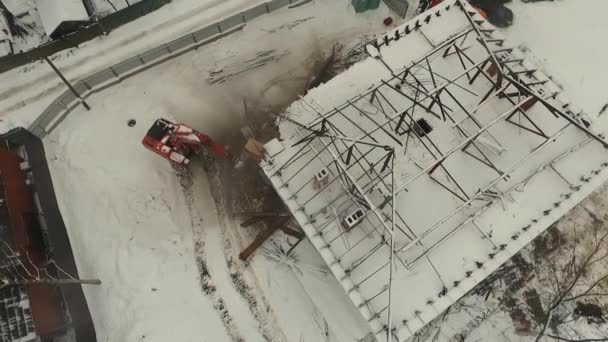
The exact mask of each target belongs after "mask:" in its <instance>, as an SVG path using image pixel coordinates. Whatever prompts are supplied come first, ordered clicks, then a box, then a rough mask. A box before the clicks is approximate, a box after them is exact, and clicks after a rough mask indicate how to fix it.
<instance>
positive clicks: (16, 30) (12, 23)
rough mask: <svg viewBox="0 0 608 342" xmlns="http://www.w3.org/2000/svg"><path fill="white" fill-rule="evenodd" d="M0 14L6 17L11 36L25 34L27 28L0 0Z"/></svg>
mask: <svg viewBox="0 0 608 342" xmlns="http://www.w3.org/2000/svg"><path fill="white" fill-rule="evenodd" d="M0 15H3V16H4V17H5V18H6V22H7V24H8V29H9V30H10V31H11V34H12V35H13V36H19V37H22V36H24V35H27V33H28V31H27V29H26V28H25V27H24V26H23V25H21V23H19V20H18V19H17V18H16V17H15V15H14V14H13V13H12V12H11V11H10V10H9V9H8V8H7V7H6V5H5V4H4V2H3V1H2V0H0Z"/></svg>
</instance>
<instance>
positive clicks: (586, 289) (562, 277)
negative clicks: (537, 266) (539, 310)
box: [535, 229, 608, 342]
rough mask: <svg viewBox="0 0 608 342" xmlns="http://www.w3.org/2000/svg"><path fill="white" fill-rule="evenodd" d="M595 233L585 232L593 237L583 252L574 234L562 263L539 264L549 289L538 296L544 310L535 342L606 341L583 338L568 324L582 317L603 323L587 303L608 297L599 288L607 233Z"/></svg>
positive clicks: (606, 291) (594, 307) (595, 308)
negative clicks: (544, 341) (544, 340)
mask: <svg viewBox="0 0 608 342" xmlns="http://www.w3.org/2000/svg"><path fill="white" fill-rule="evenodd" d="M598 232H599V229H595V230H594V231H587V233H589V234H593V236H594V238H593V239H592V240H593V241H592V242H591V245H590V247H589V248H586V251H580V252H579V248H577V238H576V234H574V243H573V247H572V251H571V253H570V255H569V256H568V257H567V258H566V259H565V262H562V263H561V264H560V263H559V262H557V261H555V260H550V261H548V262H547V263H546V264H545V263H543V265H541V267H545V268H547V269H548V272H544V273H545V277H544V278H545V279H541V282H542V283H545V284H548V285H549V286H546V287H545V288H544V290H543V291H541V295H540V296H541V297H544V298H543V299H542V301H543V302H544V303H543V304H544V305H543V306H544V308H546V309H544V315H543V317H544V319H543V320H542V321H541V322H539V326H538V335H537V336H536V340H535V341H537V342H538V341H540V340H541V339H542V338H543V337H545V336H546V337H549V338H552V339H553V340H559V341H576V342H586V341H606V338H589V337H584V336H582V334H580V333H579V332H578V331H577V329H576V327H573V326H572V325H571V324H569V323H572V322H575V321H576V320H578V319H579V318H581V317H586V318H587V320H588V321H590V322H591V321H594V320H595V323H604V318H603V313H602V310H601V307H600V306H598V305H596V304H593V303H591V301H592V300H595V301H596V302H597V301H599V300H600V299H605V298H608V289H603V287H604V286H603V285H604V284H603V283H604V282H605V281H606V280H607V279H608V271H606V268H605V267H601V266H602V263H603V262H605V261H606V258H607V257H608V233H602V234H599V233H598ZM539 272H542V270H539ZM598 273H599V274H598ZM549 330H550V331H551V333H549V332H548V331H549ZM565 335H568V336H565ZM571 336H574V337H571Z"/></svg>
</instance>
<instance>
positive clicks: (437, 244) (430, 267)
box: [262, 0, 608, 341]
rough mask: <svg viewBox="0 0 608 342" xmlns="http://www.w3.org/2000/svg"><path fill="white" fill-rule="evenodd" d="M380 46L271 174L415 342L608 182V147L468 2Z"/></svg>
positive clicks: (276, 153) (381, 331)
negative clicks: (422, 331)
mask: <svg viewBox="0 0 608 342" xmlns="http://www.w3.org/2000/svg"><path fill="white" fill-rule="evenodd" d="M368 52H369V54H370V56H374V57H375V58H374V57H370V58H368V59H366V60H364V61H362V62H360V63H358V64H356V65H354V66H352V67H351V68H350V69H348V70H347V71H345V72H344V73H342V74H340V75H339V76H337V77H336V78H334V79H333V80H331V81H330V82H328V83H326V84H324V85H321V86H320V87H318V88H316V89H313V90H311V91H310V92H309V93H308V94H307V95H306V96H305V97H303V98H302V99H301V100H300V101H298V102H296V103H294V104H292V105H291V106H290V107H289V108H288V110H287V111H286V112H285V114H284V117H285V118H286V119H285V120H280V122H279V129H280V133H281V139H282V141H278V140H274V141H272V142H271V143H270V144H269V145H267V150H271V151H272V155H271V156H267V160H266V161H265V162H263V164H262V166H263V168H264V172H265V173H266V175H267V176H268V177H269V179H270V181H271V182H272V184H273V186H274V187H275V189H276V190H277V192H278V194H279V195H280V196H281V198H282V199H283V201H284V202H285V203H286V204H287V206H288V207H289V209H290V210H291V212H292V213H293V215H294V217H295V218H296V220H298V222H299V223H300V225H301V226H302V228H303V230H304V231H305V232H306V235H307V236H308V238H309V239H310V241H311V243H312V244H313V245H314V246H315V247H316V248H317V250H318V251H319V253H320V255H321V256H322V257H323V259H324V260H325V262H326V263H327V265H328V266H329V268H330V269H331V271H332V273H333V274H334V276H335V277H336V279H337V280H338V282H339V283H340V284H341V286H342V287H343V288H344V290H345V292H346V293H347V295H348V297H349V298H350V299H351V301H352V303H353V304H354V305H355V306H356V307H357V308H358V310H359V311H360V313H361V315H362V316H363V317H364V318H365V319H366V320H367V322H368V323H369V326H370V331H371V332H372V335H373V336H375V337H376V338H377V339H378V340H379V341H386V340H388V341H404V340H406V339H407V338H408V337H410V336H411V335H412V334H414V333H415V332H416V331H418V330H419V329H420V328H422V327H423V326H424V325H426V324H427V323H428V322H430V321H431V320H432V319H433V318H435V317H436V316H437V315H439V314H440V313H441V312H442V311H444V310H445V309H446V308H448V307H449V306H450V305H451V304H452V303H454V302H455V301H456V300H458V299H459V298H460V297H461V296H462V295H464V294H465V293H466V292H467V291H469V290H470V289H471V288H473V287H474V286H475V285H476V284H478V283H479V282H481V281H482V280H483V279H484V278H485V277H487V276H488V275H489V274H491V273H492V272H493V271H494V270H496V269H497V268H498V267H499V266H500V265H501V264H502V263H503V262H505V261H506V260H508V259H509V258H510V257H511V256H513V255H514V254H515V253H517V251H519V250H520V249H521V248H522V247H523V246H525V245H526V244H527V243H529V242H530V241H531V240H532V239H533V238H534V237H535V236H537V235H538V234H540V233H541V232H542V231H544V230H545V229H546V228H547V227H548V226H549V225H550V224H552V223H553V222H555V221H556V220H557V219H559V218H560V217H561V216H562V215H563V214H565V213H566V212H567V211H568V210H569V209H570V208H572V207H573V206H574V205H576V204H577V203H578V202H579V201H580V200H582V199H583V198H584V197H585V196H587V195H588V194H589V193H590V192H591V191H593V190H594V189H595V188H596V187H597V186H599V185H600V184H602V183H603V181H604V180H606V179H607V178H608V172H607V171H606V170H605V169H606V167H608V152H607V150H606V146H608V143H607V142H606V141H605V140H604V137H603V136H600V135H598V134H595V133H594V131H593V125H592V122H590V120H589V119H588V118H587V117H586V116H585V115H583V114H581V113H578V114H575V113H574V111H573V110H572V109H573V108H572V105H569V104H567V101H565V100H564V98H563V95H562V94H561V93H560V89H559V88H558V87H557V86H556V85H555V84H554V83H553V82H552V81H551V80H550V79H549V78H548V76H546V75H545V74H543V73H542V72H541V71H539V70H538V68H537V67H535V66H534V65H532V64H531V63H529V62H528V61H527V60H526V58H525V55H524V53H523V52H521V51H519V50H518V49H517V48H513V47H512V46H510V45H509V44H508V42H507V41H505V39H504V38H503V37H502V36H501V35H500V34H499V33H498V32H496V30H495V28H494V27H493V26H492V25H490V24H488V23H487V22H486V21H485V20H484V19H483V18H482V17H481V16H480V15H479V14H478V13H477V11H476V10H475V9H473V8H472V7H471V6H470V5H469V4H468V2H466V1H461V0H453V1H446V2H444V3H442V4H441V5H439V6H436V7H435V8H433V9H432V10H430V11H427V12H425V13H423V14H422V15H420V16H418V17H417V18H414V19H413V20H412V21H410V22H409V23H407V24H405V25H403V26H401V27H399V28H398V29H396V30H392V31H390V32H388V33H387V34H386V35H385V36H384V37H382V38H380V39H379V40H378V41H376V42H374V43H373V44H371V46H370V47H369V48H368ZM279 145H280V146H279ZM388 327H390V329H389V328H388ZM389 331H390V332H391V333H390V334H389V333H388V332H389Z"/></svg>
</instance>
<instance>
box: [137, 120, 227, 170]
mask: <svg viewBox="0 0 608 342" xmlns="http://www.w3.org/2000/svg"><path fill="white" fill-rule="evenodd" d="M142 143H143V144H144V146H145V147H146V148H148V149H149V150H151V151H153V152H155V153H157V154H159V155H160V156H162V157H163V158H165V159H168V160H169V161H170V162H171V164H172V165H173V166H174V167H175V168H176V169H178V170H183V169H185V168H186V166H188V163H189V162H190V159H191V158H192V157H194V156H196V155H198V154H200V153H202V152H204V149H205V148H206V149H209V150H211V151H212V152H213V153H214V154H215V155H216V156H218V157H221V158H226V159H232V158H231V157H230V156H229V154H228V153H227V152H226V150H225V149H224V148H223V147H222V146H221V145H219V144H216V143H215V142H213V140H212V139H211V138H210V137H209V136H207V135H205V134H203V133H200V132H197V131H196V130H194V129H193V128H192V127H189V126H186V125H184V124H175V123H172V122H170V121H168V120H165V119H158V120H156V121H155V122H154V124H153V125H152V127H150V129H149V130H148V133H146V136H145V137H144V139H143V141H142Z"/></svg>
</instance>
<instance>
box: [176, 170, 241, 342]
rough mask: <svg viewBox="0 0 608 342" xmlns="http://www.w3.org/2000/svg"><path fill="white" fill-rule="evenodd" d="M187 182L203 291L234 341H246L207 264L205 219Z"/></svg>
mask: <svg viewBox="0 0 608 342" xmlns="http://www.w3.org/2000/svg"><path fill="white" fill-rule="evenodd" d="M184 177H190V175H186V176H184ZM185 183H186V184H190V186H184V187H183V189H184V195H185V197H186V204H187V205H188V211H189V212H190V219H191V223H192V231H193V237H194V253H195V257H196V264H197V266H198V269H199V274H200V276H201V289H202V290H203V293H204V294H205V295H207V296H209V297H210V298H211V300H212V302H213V308H214V309H215V311H216V312H217V314H218V317H219V319H220V321H222V324H223V325H224V328H225V329H226V333H227V334H228V336H230V339H231V340H232V342H245V341H246V340H245V339H244V338H243V336H242V335H241V333H240V332H239V330H238V327H237V326H236V324H235V322H234V319H233V317H232V315H231V314H230V312H228V308H227V307H226V303H225V302H224V300H223V299H222V297H220V295H219V293H217V290H216V288H215V286H214V285H213V281H212V279H211V274H210V273H209V267H208V266H207V261H206V259H205V242H204V241H205V238H204V227H203V219H202V217H201V216H200V215H199V214H198V210H197V208H196V207H195V205H194V204H195V199H194V193H193V190H192V186H191V181H187V182H185Z"/></svg>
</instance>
